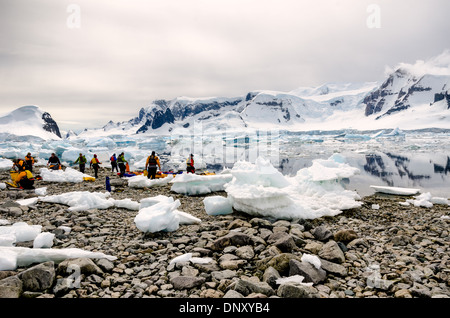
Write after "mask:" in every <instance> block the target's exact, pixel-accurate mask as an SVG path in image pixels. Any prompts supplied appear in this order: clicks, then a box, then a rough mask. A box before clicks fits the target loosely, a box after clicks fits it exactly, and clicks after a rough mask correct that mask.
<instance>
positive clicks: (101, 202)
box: [39, 191, 140, 211]
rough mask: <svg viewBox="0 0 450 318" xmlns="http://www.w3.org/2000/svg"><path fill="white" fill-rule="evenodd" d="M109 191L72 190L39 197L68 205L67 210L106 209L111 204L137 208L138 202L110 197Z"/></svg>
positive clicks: (46, 200) (44, 200)
mask: <svg viewBox="0 0 450 318" xmlns="http://www.w3.org/2000/svg"><path fill="white" fill-rule="evenodd" d="M110 196H111V193H109V192H89V191H74V192H66V193H62V194H56V195H49V196H45V197H39V200H41V201H43V202H52V203H59V204H64V205H68V206H69V209H68V210H69V211H86V210H90V209H101V210H102V209H108V208H111V207H113V206H116V207H118V208H125V209H129V210H136V211H137V210H138V209H139V205H140V204H139V202H136V201H133V200H131V199H129V198H126V199H121V200H116V199H113V198H110Z"/></svg>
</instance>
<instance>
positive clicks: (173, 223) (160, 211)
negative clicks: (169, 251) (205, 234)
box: [134, 195, 201, 233]
mask: <svg viewBox="0 0 450 318" xmlns="http://www.w3.org/2000/svg"><path fill="white" fill-rule="evenodd" d="M180 205H181V203H180V200H176V201H174V199H173V198H172V197H166V196H162V195H161V196H158V197H154V198H149V199H143V200H141V206H143V207H142V208H140V209H139V213H138V214H137V215H136V217H135V218H134V223H135V224H136V227H137V228H138V229H139V230H140V231H142V232H150V233H155V232H160V231H165V232H173V231H176V230H177V229H178V228H179V226H180V225H186V224H197V223H201V220H200V219H199V218H196V217H194V216H192V215H190V214H189V213H186V212H183V211H178V210H177V208H178V207H180Z"/></svg>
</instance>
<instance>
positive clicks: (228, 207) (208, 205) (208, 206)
mask: <svg viewBox="0 0 450 318" xmlns="http://www.w3.org/2000/svg"><path fill="white" fill-rule="evenodd" d="M203 204H204V205H205V211H206V214H208V215H226V214H231V213H233V203H232V202H231V200H230V199H228V198H225V197H223V196H220V195H215V196H211V197H206V198H204V199H203Z"/></svg>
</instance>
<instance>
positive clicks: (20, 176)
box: [11, 151, 195, 189]
mask: <svg viewBox="0 0 450 318" xmlns="http://www.w3.org/2000/svg"><path fill="white" fill-rule="evenodd" d="M109 160H110V162H111V173H112V174H114V171H116V173H117V174H118V175H119V176H120V177H123V176H124V175H125V173H126V171H127V165H128V161H127V160H126V159H125V154H124V152H121V153H120V154H119V156H116V154H115V153H114V154H113V155H112V156H111V157H110V159H109ZM35 162H37V160H35V159H34V158H33V157H32V156H31V153H30V152H29V153H27V155H26V156H25V159H16V160H14V164H13V167H12V170H13V171H11V177H12V178H13V181H14V182H15V183H16V184H17V185H18V186H20V187H22V188H24V189H32V188H33V184H34V176H33V174H32V172H33V166H34V164H35ZM87 162H88V161H87V159H86V156H85V155H83V153H80V155H79V156H78V158H77V159H76V160H75V161H74V164H78V166H79V169H80V172H82V173H84V172H85V169H86V165H87ZM101 164H102V163H101V162H100V160H99V159H98V157H97V155H96V154H94V156H93V158H92V159H91V160H90V162H89V167H90V168H92V169H94V173H95V178H98V171H99V168H100V165H101ZM47 167H48V168H49V169H50V170H60V169H62V164H61V161H60V160H59V158H58V156H57V155H56V154H55V153H52V154H51V155H50V157H49V159H48V162H47ZM158 168H159V170H160V171H161V163H160V160H159V157H158V156H157V155H156V153H155V151H152V153H151V155H150V156H148V157H147V161H146V163H145V171H146V172H147V177H148V178H149V179H155V178H156V174H157V171H158ZM13 172H14V177H13ZM186 172H187V173H195V167H194V155H193V154H190V156H189V157H188V158H187V160H186Z"/></svg>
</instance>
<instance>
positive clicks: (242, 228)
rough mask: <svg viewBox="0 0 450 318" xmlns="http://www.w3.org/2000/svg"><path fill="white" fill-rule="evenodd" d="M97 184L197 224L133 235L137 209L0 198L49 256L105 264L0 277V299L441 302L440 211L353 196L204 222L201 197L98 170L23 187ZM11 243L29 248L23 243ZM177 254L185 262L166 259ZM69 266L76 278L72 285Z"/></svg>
mask: <svg viewBox="0 0 450 318" xmlns="http://www.w3.org/2000/svg"><path fill="white" fill-rule="evenodd" d="M87 173H92V174H93V172H91V171H90V170H89V169H87ZM106 176H108V177H110V178H111V179H110V180H111V186H112V192H111V197H112V198H114V199H125V198H131V199H132V200H136V201H139V200H140V199H143V198H147V197H151V196H156V195H165V196H171V197H173V198H174V199H178V200H180V202H181V206H180V208H179V210H181V211H184V212H187V213H189V214H191V215H193V216H195V217H197V218H199V219H201V223H200V224H192V225H181V226H180V227H179V229H178V230H176V231H174V232H158V233H143V232H141V231H139V230H138V229H137V228H136V225H135V223H134V218H135V216H136V214H137V211H132V210H127V209H123V208H118V207H113V208H109V209H91V210H87V211H79V212H75V211H69V210H68V207H67V206H65V205H61V204H55V203H47V202H41V201H38V202H37V203H36V204H32V205H30V206H20V205H19V204H17V203H16V202H15V201H16V200H19V199H26V198H31V197H36V196H37V195H36V194H35V192H34V191H33V190H17V189H4V190H0V219H5V220H8V221H9V222H10V224H13V223H15V222H26V223H28V224H30V225H41V226H42V231H43V232H50V233H53V234H55V238H54V242H53V243H54V244H53V247H52V248H53V249H58V248H80V249H83V250H86V251H93V252H102V253H105V254H107V255H112V256H115V257H117V259H116V260H113V261H110V260H107V259H88V258H82V259H67V260H65V261H63V262H60V263H55V262H52V261H47V262H42V263H39V264H32V265H30V266H27V267H18V268H17V269H16V270H13V271H0V296H1V297H3V298H5V297H12V298H269V297H272V298H275V297H276V298H448V297H450V286H449V285H450V246H449V244H450V240H449V230H448V228H449V223H450V207H449V206H448V205H439V204H435V205H433V206H432V207H430V208H424V207H415V206H414V205H409V206H403V205H400V204H399V203H400V202H404V201H405V198H407V197H403V196H402V197H401V196H395V195H379V194H374V195H371V196H367V197H364V198H362V199H361V200H362V202H363V205H362V206H361V207H360V208H355V209H351V210H346V211H344V212H343V213H341V214H339V215H337V216H334V217H321V218H318V219H314V220H291V221H286V220H274V219H267V218H262V217H256V216H252V215H248V214H244V213H240V212H238V211H234V213H233V214H230V215H222V216H212V215H208V214H206V213H205V208H204V205H203V199H204V197H205V196H186V195H181V194H177V193H174V192H172V191H171V190H170V185H163V186H157V187H152V188H144V189H137V188H130V187H128V186H127V181H126V178H122V179H121V178H119V177H118V176H112V175H111V172H110V169H108V168H102V169H101V170H100V172H99V178H98V179H97V180H96V181H93V182H92V181H85V182H82V183H57V182H45V181H42V180H38V181H36V183H35V186H36V188H40V187H47V195H52V194H60V193H65V192H71V191H92V192H93V191H105V177H106ZM5 181H9V173H8V172H2V173H1V176H0V182H5ZM211 195H223V196H226V193H225V192H216V193H213V194H211ZM60 226H66V227H69V228H70V229H71V230H70V232H69V233H67V232H65V231H64V230H62V229H61V228H59V227H60ZM16 246H23V247H30V248H32V247H33V242H32V241H30V242H20V243H17V244H16ZM185 255H189V256H190V257H192V259H189V258H185V259H184V260H182V261H179V262H174V261H173V260H174V259H175V258H176V257H182V256H185ZM194 258H195V259H203V260H208V261H207V262H194V261H193V260H194ZM318 261H319V262H318ZM74 265H76V268H79V269H80V272H79V275H78V276H77V277H76V279H77V281H76V284H74V272H73V270H71V269H73V268H74ZM299 276H302V277H304V278H303V281H302V282H300V281H299V279H298V278H299Z"/></svg>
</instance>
